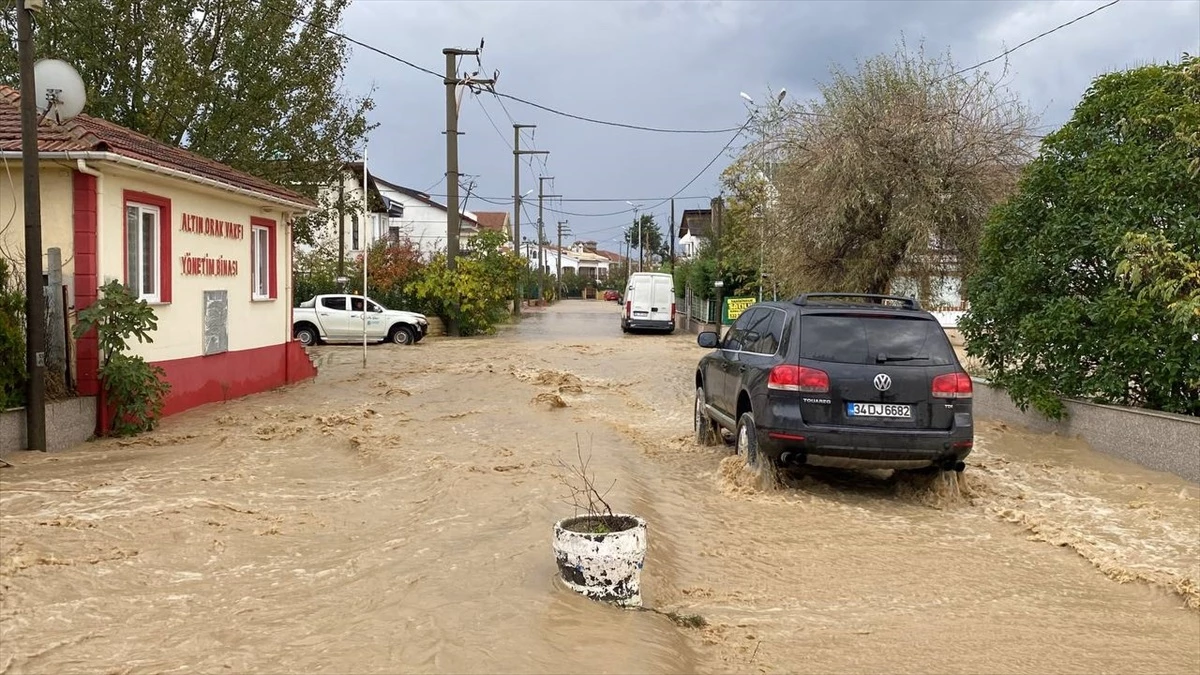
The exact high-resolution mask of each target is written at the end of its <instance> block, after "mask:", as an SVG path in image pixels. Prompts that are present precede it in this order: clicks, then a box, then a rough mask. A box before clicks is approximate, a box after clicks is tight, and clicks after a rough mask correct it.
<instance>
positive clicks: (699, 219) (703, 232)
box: [675, 209, 712, 260]
mask: <svg viewBox="0 0 1200 675" xmlns="http://www.w3.org/2000/svg"><path fill="white" fill-rule="evenodd" d="M711 237H712V209H687V210H686V211H684V212H683V216H682V217H680V219H679V233H678V238H679V245H678V246H677V247H676V248H675V250H676V251H678V252H679V257H680V258H683V259H684V260H690V259H692V258H695V257H696V256H698V255H700V245H701V244H702V243H703V242H704V241H705V240H708V239H710V238H711Z"/></svg>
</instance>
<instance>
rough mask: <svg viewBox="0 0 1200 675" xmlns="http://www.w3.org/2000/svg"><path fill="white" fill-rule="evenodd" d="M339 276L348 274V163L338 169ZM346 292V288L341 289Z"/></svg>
mask: <svg viewBox="0 0 1200 675" xmlns="http://www.w3.org/2000/svg"><path fill="white" fill-rule="evenodd" d="M337 210H338V227H337V233H338V273H337V275H338V278H341V277H344V276H346V165H345V164H343V165H342V167H341V170H340V171H338V206H337ZM341 290H342V292H345V290H346V289H345V288H342V289H341Z"/></svg>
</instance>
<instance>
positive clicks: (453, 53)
mask: <svg viewBox="0 0 1200 675" xmlns="http://www.w3.org/2000/svg"><path fill="white" fill-rule="evenodd" d="M481 45H482V43H481ZM479 52H480V50H478V49H456V48H453V47H447V48H446V49H443V50H442V54H444V55H445V56H446V78H445V80H444V83H445V85H446V200H447V204H446V269H448V270H450V272H451V273H453V272H454V271H455V270H456V269H457V262H456V259H457V258H458V231H459V228H460V227H461V226H462V213H461V212H459V210H458V177H459V173H458V134H459V131H458V96H457V92H458V87H459V85H463V84H471V85H490V84H493V83H495V80H494V79H491V80H476V79H465V78H460V77H459V76H458V73H457V65H456V64H457V60H458V58H459V57H462V56H478V55H479ZM363 292H364V293H365V292H366V289H363ZM449 300H450V302H451V304H452V305H453V306H454V307H455V309H457V306H458V299H457V298H450V299H449ZM447 319H448V321H447V322H446V333H447V334H449V335H450V337H458V336H459V326H458V321H457V320H455V318H454V314H453V312H451V315H450V316H449V317H447Z"/></svg>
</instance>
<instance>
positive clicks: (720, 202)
mask: <svg viewBox="0 0 1200 675" xmlns="http://www.w3.org/2000/svg"><path fill="white" fill-rule="evenodd" d="M711 207H712V222H713V229H714V230H715V239H714V243H715V244H716V246H717V251H716V255H717V261H716V262H717V283H718V284H719V285H718V286H717V335H720V334H721V325H722V321H721V317H722V315H723V314H724V312H723V311H722V310H723V308H722V307H721V293H722V291H724V290H725V289H724V288H723V287H724V281H723V277H722V274H721V224H722V221H723V220H724V219H725V200H724V199H722V198H721V197H713V200H712V204H711Z"/></svg>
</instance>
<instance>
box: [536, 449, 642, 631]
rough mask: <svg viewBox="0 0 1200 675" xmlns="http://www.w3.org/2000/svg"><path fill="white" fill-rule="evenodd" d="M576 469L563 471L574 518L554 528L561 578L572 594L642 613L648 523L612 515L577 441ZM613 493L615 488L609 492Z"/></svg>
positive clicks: (568, 466) (570, 466)
mask: <svg viewBox="0 0 1200 675" xmlns="http://www.w3.org/2000/svg"><path fill="white" fill-rule="evenodd" d="M576 450H577V452H578V463H576V464H568V463H566V462H564V461H562V460H561V459H560V460H559V465H560V466H561V467H562V468H563V469H564V470H565V471H566V474H565V475H564V476H563V478H562V482H563V484H564V485H565V486H566V487H567V489H568V490H569V491H570V498H571V503H572V505H573V506H574V507H575V515H574V516H572V517H570V518H563V519H562V520H560V521H558V522H557V523H555V524H554V557H555V560H556V561H557V563H558V573H559V576H560V577H562V580H563V582H564V583H565V584H566V585H567V587H569V588H570V589H571V590H573V591H575V592H577V593H580V594H581V595H584V596H586V597H589V598H591V599H593V600H599V601H601V602H607V603H611V604H614V605H617V606H620V607H641V606H642V591H641V576H642V567H643V565H645V562H646V521H645V520H643V519H641V518H639V517H637V516H633V515H628V514H623V513H613V510H612V508H611V507H610V506H609V505H608V502H607V501H605V499H604V497H605V494H607V491H606V492H605V494H601V493H600V492H599V491H597V490H596V479H595V475H594V474H593V473H589V470H588V465H589V463H590V460H591V453H590V452H589V453H588V456H587V457H586V458H585V457H584V454H583V448H582V446H581V445H580V444H579V441H578V439H576ZM609 489H611V486H610V487H609Z"/></svg>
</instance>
